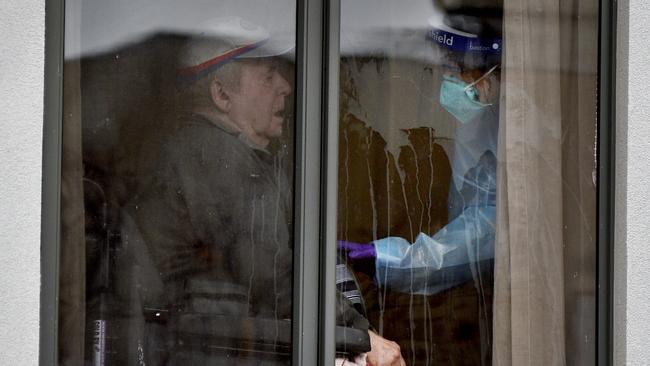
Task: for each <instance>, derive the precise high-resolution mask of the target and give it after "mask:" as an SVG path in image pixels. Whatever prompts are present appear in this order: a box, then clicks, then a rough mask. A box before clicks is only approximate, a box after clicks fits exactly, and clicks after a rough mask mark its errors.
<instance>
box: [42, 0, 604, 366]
mask: <svg viewBox="0 0 650 366" xmlns="http://www.w3.org/2000/svg"><path fill="white" fill-rule="evenodd" d="M64 16H65V0H48V1H47V2H46V15H45V29H46V37H45V91H44V92H45V93H44V137H43V181H42V184H43V186H42V201H43V203H42V218H41V278H42V284H41V309H40V345H39V364H40V365H43V366H45V365H56V364H57V362H58V356H57V347H58V343H57V339H58V273H59V268H58V267H59V238H60V236H59V233H60V188H61V186H60V182H61V143H62V141H61V132H62V116H63V103H62V101H63V90H62V87H63V54H64V48H63V47H64V29H65V19H64ZM599 16H600V22H599V25H600V26H599V32H600V45H599V75H598V85H599V88H598V89H599V90H598V103H599V110H598V149H599V150H598V181H599V184H598V265H597V268H598V280H597V281H598V283H597V288H598V294H597V319H596V321H597V363H598V365H611V364H613V342H612V330H613V326H612V321H613V316H612V311H613V306H612V292H613V291H612V279H613V267H612V266H613V265H612V263H613V261H612V260H613V250H614V238H613V227H614V226H613V225H614V202H613V200H614V161H615V160H614V141H615V135H614V131H615V129H614V126H615V110H614V107H615V97H616V95H615V91H614V81H615V76H616V75H615V70H616V67H615V52H616V44H615V39H616V1H615V0H600V15H599ZM296 20H297V28H296V29H297V32H296V42H297V43H296V64H297V75H296V76H297V77H296V85H297V87H296V160H295V161H296V193H295V217H296V226H295V233H294V234H295V238H296V243H300V244H302V245H296V246H295V252H294V312H293V313H294V325H293V364H294V365H323V366H324V365H327V366H330V365H333V364H334V357H335V346H334V324H335V317H336V315H335V280H334V279H335V273H334V268H335V257H336V247H335V237H336V209H337V208H336V197H337V170H338V169H337V164H338V161H337V158H336V157H337V156H338V154H337V149H338V117H339V116H338V97H339V95H338V90H339V57H340V49H339V37H340V0H298V1H297V19H296Z"/></svg>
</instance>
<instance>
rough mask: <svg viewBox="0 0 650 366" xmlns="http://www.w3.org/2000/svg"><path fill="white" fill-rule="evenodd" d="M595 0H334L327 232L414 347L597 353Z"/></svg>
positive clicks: (460, 360)
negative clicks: (334, 134) (337, 0)
mask: <svg viewBox="0 0 650 366" xmlns="http://www.w3.org/2000/svg"><path fill="white" fill-rule="evenodd" d="M597 9H598V3H597V2H596V1H587V2H584V1H581V2H572V1H569V2H566V1H562V2H560V1H542V2H539V1H535V2H532V1H531V2H529V1H508V0H503V1H433V2H428V1H426V2H425V1H422V2H408V3H395V2H390V1H346V0H342V1H341V25H340V31H341V34H340V39H341V42H340V66H339V67H340V86H339V105H340V109H339V110H340V116H339V153H338V163H339V169H338V183H339V185H338V192H339V193H338V224H337V229H338V230H337V243H338V248H339V254H340V256H341V257H342V258H344V262H345V264H347V266H348V267H349V268H350V269H351V271H352V272H353V273H355V274H356V278H357V280H358V286H357V287H358V288H359V290H360V292H361V296H360V300H359V302H360V303H361V305H360V307H362V308H363V309H364V310H365V313H366V314H367V317H368V319H369V320H370V323H371V325H372V326H373V327H374V331H375V332H376V333H378V334H379V335H381V336H383V337H384V338H385V339H388V340H391V341H395V342H397V343H398V344H399V347H400V349H401V355H402V357H403V358H404V359H405V360H406V363H407V364H409V365H451V364H463V365H465V364H466V365H486V364H492V363H493V362H494V363H495V364H510V363H512V364H515V365H520V364H529V361H528V360H530V359H534V360H535V363H538V362H539V363H540V364H570V365H578V364H580V365H583V364H584V365H590V364H594V363H595V358H594V357H595V354H596V352H595V347H596V346H595V345H596V343H595V340H596V336H595V325H596V322H595V311H596V248H597V242H596V183H597V182H596V156H595V143H596V129H597V125H596V120H597V109H596V100H597V99H596V98H597V95H596V91H597V68H598V63H597V59H598V58H597V56H598V55H597V44H598V27H597V21H596V19H597V15H598V12H597ZM371 356H372V358H373V359H372V360H371V361H374V360H375V359H376V357H377V355H374V354H371Z"/></svg>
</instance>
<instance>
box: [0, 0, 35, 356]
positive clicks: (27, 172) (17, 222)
mask: <svg viewBox="0 0 650 366" xmlns="http://www.w3.org/2000/svg"><path fill="white" fill-rule="evenodd" d="M0 19H2V21H0V34H2V41H0V43H1V44H2V52H0V75H1V76H0V111H2V113H0V211H1V213H0V250H1V252H0V269H2V274H1V275H0V309H2V310H0V365H36V364H37V363H38V335H39V328H38V322H39V294H40V231H41V230H40V229H41V170H42V164H41V161H42V149H41V146H42V140H43V138H42V136H43V135H42V126H43V66H44V54H43V52H44V40H45V39H44V35H45V32H44V28H45V24H44V20H45V2H44V1H42V0H20V1H2V2H1V3H0Z"/></svg>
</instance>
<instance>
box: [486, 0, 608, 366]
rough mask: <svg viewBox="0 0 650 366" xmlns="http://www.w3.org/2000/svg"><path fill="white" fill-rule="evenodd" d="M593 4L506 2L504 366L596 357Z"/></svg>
mask: <svg viewBox="0 0 650 366" xmlns="http://www.w3.org/2000/svg"><path fill="white" fill-rule="evenodd" d="M586 3H590V4H591V3H594V4H591V5H596V4H595V1H582V2H580V1H578V0H575V1H564V0H504V42H505V43H504V50H505V54H504V61H503V70H504V72H503V74H502V88H501V90H502V98H501V123H500V131H499V133H500V136H499V153H498V155H499V162H500V164H499V167H498V174H499V175H498V182H499V186H498V198H497V199H498V204H497V207H498V214H497V226H498V227H497V239H496V253H495V254H496V256H495V298H494V345H493V350H494V352H493V364H494V365H498V366H507V365H566V364H571V365H574V364H589V359H590V357H591V354H593V342H594V337H593V334H594V333H593V331H594V330H593V327H592V326H591V324H592V323H590V322H589V320H592V321H594V318H593V313H591V314H590V313H589V310H590V309H592V310H593V309H594V307H593V293H594V291H593V284H594V279H593V273H595V272H594V271H593V269H594V268H595V255H594V253H595V240H594V237H595V235H594V229H595V228H594V225H595V187H594V184H593V182H592V180H591V173H592V171H593V168H594V165H593V146H594V145H593V143H594V129H595V121H596V119H595V113H596V98H595V92H596V85H595V66H594V65H595V60H596V59H597V54H596V53H595V50H596V48H595V45H596V44H597V43H595V42H596V40H597V38H596V37H597V28H595V25H596V23H595V22H592V23H589V20H588V18H589V17H588V16H592V15H593V17H594V18H591V19H592V20H595V14H596V13H593V14H592V13H590V11H591V10H593V9H591V8H593V7H589V6H587V5H586ZM583 15H588V16H585V17H583V18H580V16H583ZM576 278H579V279H578V280H575V279H576ZM576 304H577V306H576ZM576 319H578V320H583V321H582V322H580V321H578V322H577V323H576ZM585 344H586V345H585ZM576 355H577V356H576ZM591 360H593V359H591ZM591 364H593V362H592V363H591Z"/></svg>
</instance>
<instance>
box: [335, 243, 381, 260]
mask: <svg viewBox="0 0 650 366" xmlns="http://www.w3.org/2000/svg"><path fill="white" fill-rule="evenodd" d="M336 247H337V248H338V249H339V250H344V251H346V252H348V258H350V259H375V258H377V251H376V250H375V245H374V244H373V243H365V244H361V243H355V242H351V241H345V240H339V241H337V242H336Z"/></svg>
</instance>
